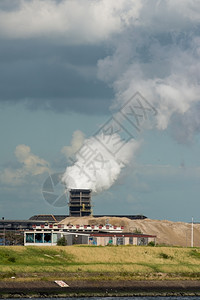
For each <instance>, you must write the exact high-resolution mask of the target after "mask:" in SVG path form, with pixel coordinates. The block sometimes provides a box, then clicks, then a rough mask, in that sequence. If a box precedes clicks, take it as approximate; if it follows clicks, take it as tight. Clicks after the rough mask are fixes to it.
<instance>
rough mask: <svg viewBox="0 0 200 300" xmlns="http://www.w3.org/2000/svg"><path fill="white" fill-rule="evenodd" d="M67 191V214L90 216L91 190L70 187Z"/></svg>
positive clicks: (71, 215)
mask: <svg viewBox="0 0 200 300" xmlns="http://www.w3.org/2000/svg"><path fill="white" fill-rule="evenodd" d="M69 193H70V198H69V216H70V217H85V216H91V214H92V210H91V190H86V189H71V190H70V191H69Z"/></svg>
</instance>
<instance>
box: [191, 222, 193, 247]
mask: <svg viewBox="0 0 200 300" xmlns="http://www.w3.org/2000/svg"><path fill="white" fill-rule="evenodd" d="M193 245H194V228H193V217H192V227H191V247H193Z"/></svg>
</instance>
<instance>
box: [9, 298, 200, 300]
mask: <svg viewBox="0 0 200 300" xmlns="http://www.w3.org/2000/svg"><path fill="white" fill-rule="evenodd" d="M155 298H156V300H162V299H163V300H179V299H180V300H199V299H200V297H89V298H88V297H84V298H32V299H33V300H41V299H46V300H141V299H142V300H153V299H154V300H155ZM27 299H31V298H20V300H27ZM7 300H16V298H8V299H7Z"/></svg>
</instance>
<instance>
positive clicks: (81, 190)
mask: <svg viewBox="0 0 200 300" xmlns="http://www.w3.org/2000/svg"><path fill="white" fill-rule="evenodd" d="M69 191H70V192H88V193H91V192H92V190H91V189H70V190H69Z"/></svg>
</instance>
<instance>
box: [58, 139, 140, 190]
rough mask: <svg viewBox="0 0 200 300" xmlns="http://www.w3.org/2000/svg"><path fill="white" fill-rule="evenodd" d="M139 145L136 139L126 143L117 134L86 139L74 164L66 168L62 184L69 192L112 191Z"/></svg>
mask: <svg viewBox="0 0 200 300" xmlns="http://www.w3.org/2000/svg"><path fill="white" fill-rule="evenodd" d="M116 145H117V147H118V149H119V151H118V152H117V153H115V152H116V151H115V149H116ZM139 146H140V142H139V141H136V140H134V139H131V140H130V141H129V142H127V143H124V141H123V140H122V139H121V138H120V136H119V135H118V134H114V135H112V138H111V136H110V135H104V134H100V135H97V136H95V137H91V138H90V139H86V140H85V142H84V145H83V146H82V148H81V149H80V150H79V151H78V152H77V154H76V161H75V163H74V165H73V166H70V167H68V168H67V169H66V172H65V174H64V176H63V182H64V183H65V185H66V187H67V188H68V189H76V188H78V189H91V190H92V191H93V192H95V193H99V192H101V191H103V190H106V189H109V188H110V187H111V186H112V185H113V183H114V182H115V181H116V180H117V178H118V177H119V174H120V172H121V170H122V169H123V168H124V167H125V166H126V165H127V164H128V163H129V162H130V160H131V159H133V157H134V154H135V152H136V150H137V149H138V148H139Z"/></svg>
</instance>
